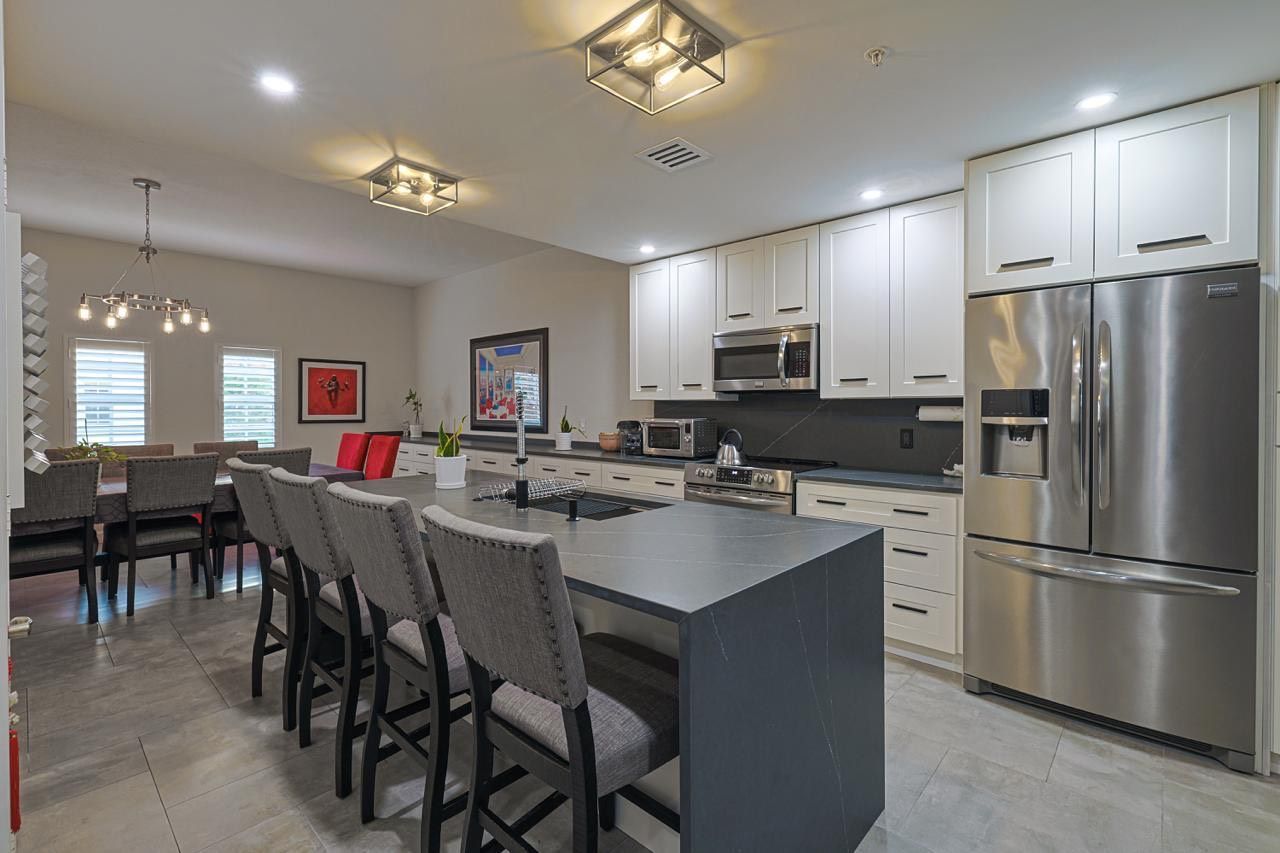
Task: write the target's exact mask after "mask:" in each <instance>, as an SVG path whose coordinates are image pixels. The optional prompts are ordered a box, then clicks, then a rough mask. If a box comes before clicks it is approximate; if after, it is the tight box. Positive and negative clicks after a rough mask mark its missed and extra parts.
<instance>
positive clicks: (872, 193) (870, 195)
mask: <svg viewBox="0 0 1280 853" xmlns="http://www.w3.org/2000/svg"><path fill="white" fill-rule="evenodd" d="M882 195H884V190H863V191H862V192H861V193H860V194H859V195H858V197H859V198H860V199H862V200H863V201H875V200H876V199H878V198H880V196H882Z"/></svg>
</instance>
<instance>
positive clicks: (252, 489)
mask: <svg viewBox="0 0 1280 853" xmlns="http://www.w3.org/2000/svg"><path fill="white" fill-rule="evenodd" d="M308 455H309V454H308ZM227 469H228V471H230V473H231V482H232V484H233V485H234V486H235V490H236V501H237V502H238V504H239V506H240V512H241V514H242V517H243V519H244V523H245V525H247V530H246V533H247V536H246V538H248V539H250V540H251V541H253V542H254V543H255V544H256V545H257V548H258V569H259V572H260V573H261V575H262V590H261V591H262V602H261V605H260V606H259V608H258V624H257V627H256V629H255V630H254V635H253V654H252V658H251V662H250V670H249V671H250V692H251V694H252V695H253V696H254V697H258V696H261V695H262V665H263V660H264V659H265V657H266V656H267V655H269V654H274V653H275V652H278V651H281V650H283V651H284V653H285V655H284V684H283V691H282V693H281V714H282V716H283V723H284V730H285V731H287V732H291V731H293V730H294V728H295V727H296V726H297V725H298V680H299V677H300V673H301V670H302V655H303V652H304V650H305V643H306V618H305V613H306V611H305V608H306V603H305V602H304V601H303V586H302V576H301V574H300V572H299V571H298V569H297V566H296V561H292V560H288V559H286V558H285V555H286V554H287V553H288V551H289V549H290V547H291V545H290V543H289V534H288V531H286V530H285V527H284V524H283V523H282V521H281V518H280V510H279V507H277V505H276V497H275V490H274V488H273V486H272V483H271V477H270V476H269V472H270V471H271V466H270V465H265V464H263V465H252V464H250V463H248V462H245V461H244V460H242V459H238V458H237V459H228V460H227ZM273 548H274V549H275V557H274V558H273V557H272V554H271V551H272V549H273ZM277 592H279V593H280V594H281V595H282V596H284V602H285V618H284V625H283V626H281V625H279V624H277V623H276V622H274V621H273V618H272V612H273V610H274V608H275V600H276V593H277ZM268 637H273V638H275V640H276V642H275V643H274V644H272V645H267V638H268Z"/></svg>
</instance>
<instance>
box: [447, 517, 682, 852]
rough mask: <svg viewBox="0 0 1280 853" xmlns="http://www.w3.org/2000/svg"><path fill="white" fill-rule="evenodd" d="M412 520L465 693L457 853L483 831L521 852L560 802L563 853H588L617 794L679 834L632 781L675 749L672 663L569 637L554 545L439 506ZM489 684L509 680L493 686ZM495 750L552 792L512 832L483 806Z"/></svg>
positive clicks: (595, 638) (637, 650)
mask: <svg viewBox="0 0 1280 853" xmlns="http://www.w3.org/2000/svg"><path fill="white" fill-rule="evenodd" d="M422 517H423V520H424V521H425V522H426V530H427V536H428V538H429V539H430V541H431V547H432V551H433V552H434V554H435V558H436V568H437V570H438V572H439V575H440V581H441V583H442V584H443V586H444V591H445V595H446V597H447V598H448V601H449V611H450V613H451V614H452V616H453V620H454V625H455V627H456V629H457V632H458V642H459V643H460V644H461V646H462V649H463V653H464V654H465V656H466V660H467V671H468V678H469V681H470V684H471V707H472V720H473V723H474V737H475V765H474V767H473V769H472V776H471V799H470V801H469V803H468V806H467V818H466V828H465V829H464V831H463V837H462V850H463V851H464V853H479V851H480V849H481V837H482V835H483V833H484V832H486V831H487V832H488V833H489V834H490V835H492V836H493V838H494V839H495V840H496V841H497V842H498V843H499V844H501V845H502V846H503V847H504V848H506V849H507V850H512V851H527V850H531V849H532V848H531V847H529V845H528V843H527V842H525V841H524V839H523V838H521V835H522V834H523V833H524V832H526V831H527V830H528V829H529V828H530V827H532V826H533V825H534V824H536V823H537V822H538V821H539V820H541V819H542V818H544V817H546V816H547V815H548V814H550V813H551V812H552V811H553V810H555V809H556V808H557V807H558V806H560V805H561V804H562V803H564V802H565V801H566V800H572V803H573V850H574V851H575V853H595V851H596V850H597V849H598V845H599V838H598V836H599V825H598V824H600V823H603V824H604V826H605V827H606V828H610V827H611V826H612V823H613V815H612V811H613V800H612V799H610V795H612V794H615V793H616V794H621V795H622V796H623V797H625V798H627V799H628V800H630V801H631V802H633V803H635V804H636V805H637V806H639V807H640V808H642V809H643V810H645V811H646V812H649V813H650V814H652V815H653V816H654V817H656V818H658V819H659V820H661V821H662V822H663V823H665V824H667V825H668V826H670V827H671V828H672V829H673V830H675V831H677V832H679V829H680V818H679V816H678V815H676V814H675V813H674V812H672V811H671V810H670V809H668V808H666V807H665V806H663V805H662V804H660V803H658V802H656V801H655V800H653V798H652V797H649V796H648V795H646V794H644V793H642V792H641V791H638V790H636V789H635V788H634V787H633V784H632V783H634V782H635V781H637V780H638V779H640V778H641V777H642V776H644V775H646V774H647V773H649V772H651V771H653V770H655V769H657V768H658V767H660V766H661V765H663V764H665V763H666V762H668V761H670V760H671V759H673V758H675V757H676V755H677V754H678V753H679V737H678V736H677V728H676V726H677V719H678V707H679V700H678V690H679V675H678V671H677V670H678V666H677V663H676V661H675V660H673V659H672V658H669V657H667V656H666V655H663V654H660V653H658V652H655V651H652V650H650V649H646V648H644V647H642V646H639V645H637V644H635V643H632V642H630V641H628V640H624V639H622V638H621V637H615V636H612V635H609V634H589V635H587V636H585V637H582V638H581V639H579V638H578V634H577V632H576V629H575V626H574V622H573V610H572V609H571V608H570V606H569V590H568V588H567V587H565V583H564V577H563V576H562V575H561V573H560V557H559V553H558V552H557V550H556V545H555V541H554V540H553V539H552V538H551V537H550V536H546V535H538V534H531V533H524V532H520V531H515V530H505V529H502V528H498V527H490V526H488V525H484V524H476V523H475V522H471V521H466V520H464V519H461V518H458V517H457V516H454V515H452V514H450V513H449V512H448V511H446V510H444V509H442V508H441V507H439V506H430V507H427V508H426V509H424V510H423V511H422ZM491 675H497V676H499V677H501V678H503V679H505V683H504V684H502V685H501V686H500V687H498V688H497V689H496V690H495V689H493V687H492V683H491V681H490V677H491ZM495 747H497V749H499V750H500V751H501V752H502V754H503V756H505V757H506V758H508V759H510V760H511V761H514V762H516V763H517V764H519V765H521V766H523V767H525V768H526V769H528V770H529V772H530V773H532V774H533V775H534V776H536V777H538V778H539V779H540V780H541V781H543V782H544V783H546V784H548V785H550V786H551V787H552V788H554V789H555V790H554V792H553V793H552V794H551V796H549V797H547V798H546V799H545V800H543V801H542V802H541V803H539V804H538V805H536V806H534V807H533V809H532V810H530V812H529V813H528V814H526V815H524V816H522V817H520V818H519V819H517V820H515V821H513V822H511V823H508V822H506V821H505V820H503V819H502V818H500V817H498V815H497V814H495V813H494V812H493V810H492V809H490V807H489V795H490V794H491V793H492V789H491V781H492V779H493V750H494V748H495ZM599 798H604V799H603V802H602V801H601V800H600V799H599ZM602 806H603V809H602V808H601V807H602ZM602 818H603V820H602Z"/></svg>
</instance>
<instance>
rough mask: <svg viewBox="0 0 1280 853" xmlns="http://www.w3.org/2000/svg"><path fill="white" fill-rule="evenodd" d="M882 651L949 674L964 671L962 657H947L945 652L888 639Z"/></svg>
mask: <svg viewBox="0 0 1280 853" xmlns="http://www.w3.org/2000/svg"><path fill="white" fill-rule="evenodd" d="M884 650H885V651H886V652H888V653H889V654H891V655H897V656H898V657H900V658H908V659H910V660H914V661H919V662H920V663H927V664H929V665H930V666H936V667H938V668H939V669H945V670H948V671H950V672H963V671H964V657H963V656H962V655H949V654H947V653H945V652H938V651H934V650H933V649H926V648H925V647H924V646H917V645H915V644H914V643H904V642H902V641H901V640H889V639H886V640H885V641H884Z"/></svg>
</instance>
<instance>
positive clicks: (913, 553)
mask: <svg viewBox="0 0 1280 853" xmlns="http://www.w3.org/2000/svg"><path fill="white" fill-rule="evenodd" d="M890 550H892V551H894V552H895V553H898V554H910V555H911V556H913V557H927V556H929V552H928V551H913V550H911V549H910V548H898V547H896V546H895V547H893V548H891V549H890Z"/></svg>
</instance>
